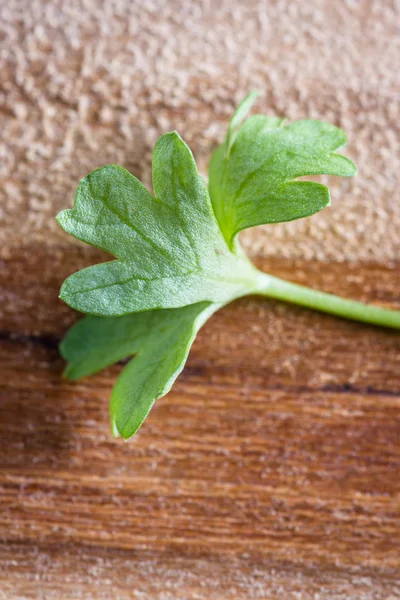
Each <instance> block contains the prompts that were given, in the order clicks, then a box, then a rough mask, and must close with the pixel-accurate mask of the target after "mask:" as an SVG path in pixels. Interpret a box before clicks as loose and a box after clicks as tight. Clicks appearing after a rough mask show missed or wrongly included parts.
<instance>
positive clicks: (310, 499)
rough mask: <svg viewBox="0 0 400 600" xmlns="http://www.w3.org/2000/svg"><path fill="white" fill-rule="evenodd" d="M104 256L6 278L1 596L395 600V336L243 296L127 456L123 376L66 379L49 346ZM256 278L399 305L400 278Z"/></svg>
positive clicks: (352, 269)
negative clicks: (117, 431) (67, 301)
mask: <svg viewBox="0 0 400 600" xmlns="http://www.w3.org/2000/svg"><path fill="white" fill-rule="evenodd" d="M99 257H101V253H99V252H97V251H95V250H91V249H88V250H86V249H83V248H82V247H80V246H77V245H73V244H71V245H69V246H62V245H60V246H54V247H48V246H45V245H40V244H38V245H31V246H30V247H29V248H21V249H20V250H17V251H15V252H14V253H13V255H12V256H10V257H9V258H8V259H6V260H4V261H3V263H2V264H1V270H0V288H1V297H2V299H3V300H4V303H3V309H2V315H1V319H0V333H1V346H0V354H1V356H0V394H1V403H0V413H1V414H0V430H1V431H0V454H1V460H0V540H1V543H0V564H1V567H2V568H1V570H0V599H3V598H4V599H9V598H13V599H14V598H18V599H22V598H23V599H25V598H40V599H42V598H43V599H46V600H47V599H51V600H52V599H92V598H96V599H97V598H107V599H111V598H112V599H125V598H151V599H159V600H161V599H163V600H164V599H181V598H182V599H183V598H185V599H189V598H201V599H203V598H204V599H214V598H215V599H228V598H229V599H233V598H235V599H236V598H238V599H241V598H243V599H244V598H276V599H278V598H279V599H285V600H286V599H292V598H293V599H295V598H296V599H298V598H305V599H308V598H310V599H311V598H312V599H317V598H318V599H320V600H325V599H329V600H332V599H336V598H351V599H353V598H354V599H356V598H357V599H361V598H362V599H380V598H382V599H385V600H386V599H389V598H400V581H399V566H400V557H399V550H400V526H399V517H400V500H399V498H400V495H399V492H400V485H399V467H400V411H399V408H400V377H399V359H400V335H399V334H398V333H394V332H390V331H386V330H383V329H379V328H374V327H369V326H363V325H360V324H355V323H350V322H346V321H344V320H340V319H336V318H333V317H329V316H325V315H321V314H317V313H313V312H311V311H308V310H305V309H301V308H298V307H293V306H292V307H291V306H288V305H284V304H281V303H275V302H272V301H267V300H265V299H257V298H254V299H253V298H251V299H246V300H242V301H239V302H235V303H234V304H232V305H231V306H228V307H227V308H225V309H224V310H223V311H221V312H220V313H218V314H217V315H216V316H214V317H213V319H212V320H211V321H210V322H209V323H208V324H207V325H206V326H205V327H204V329H203V330H202V331H201V332H200V335H199V337H198V339H197V340H196V342H195V344H194V347H193V349H192V352H191V354H190V357H189V360H188V363H187V367H186V369H185V371H184V373H183V374H182V376H181V377H180V378H179V379H178V381H177V383H176V384H175V386H174V388H173V391H172V392H171V393H170V394H169V395H168V396H167V397H165V398H164V399H162V400H160V401H159V402H158V403H157V404H156V406H155V408H154V409H153V411H152V413H151V415H150V417H149V418H148V420H147V421H146V423H145V425H144V426H143V428H142V429H141V431H140V432H139V434H138V435H137V436H136V437H135V438H134V439H133V440H131V441H129V442H128V443H125V442H123V441H122V440H118V439H113V438H112V437H111V434H110V431H109V422H108V397H109V394H110V390H111V386H112V382H113V381H114V379H115V377H116V375H117V373H118V372H119V370H120V368H121V365H116V366H115V367H112V368H110V369H107V370H106V371H104V372H103V373H101V374H99V375H97V376H95V377H91V378H88V379H86V380H83V381H80V382H76V383H71V382H67V381H65V380H63V379H62V376H61V374H62V369H63V362H62V360H61V358H60V357H59V355H58V352H57V344H58V341H59V340H60V338H61V336H62V334H63V332H64V331H65V329H66V328H67V326H68V325H69V324H70V323H71V322H73V320H74V319H75V315H74V313H73V311H71V310H70V309H68V307H66V306H65V305H63V304H62V303H61V302H60V301H59V300H58V299H57V293H58V288H59V286H60V284H61V282H62V280H63V279H64V278H65V276H66V275H68V274H69V273H71V272H73V271H74V270H76V269H78V268H80V267H81V266H84V265H88V264H91V263H93V262H96V261H97V260H98V259H99ZM258 266H260V267H261V268H263V269H265V270H266V271H270V272H272V273H274V274H276V275H279V276H283V277H286V278H288V279H291V280H293V281H297V282H299V283H308V284H309V285H311V286H315V287H319V288H320V289H324V290H326V291H336V292H338V293H341V294H342V295H346V296H348V297H353V298H357V299H364V300H368V301H371V302H379V303H380V304H382V305H385V306H394V307H395V306H397V307H400V285H399V278H398V265H387V266H382V265H376V264H375V265H374V264H369V265H366V264H364V265H358V266H357V265H348V264H344V263H343V264H326V263H318V262H293V261H285V260H276V259H274V260H272V259H271V260H263V261H261V262H260V263H259V265H258Z"/></svg>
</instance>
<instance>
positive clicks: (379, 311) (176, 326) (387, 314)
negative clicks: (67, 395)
mask: <svg viewBox="0 0 400 600" xmlns="http://www.w3.org/2000/svg"><path fill="white" fill-rule="evenodd" d="M254 98H255V93H254V92H253V93H252V94H250V95H249V96H248V97H247V98H245V99H244V101H243V102H242V103H241V105H240V106H239V108H238V109H237V111H236V113H235V114H234V116H233V117H232V120H231V122H230V125H229V127H228V133H227V136H226V138H225V141H224V142H223V144H222V145H221V146H220V147H219V148H217V150H216V151H215V152H214V154H213V157H212V160H211V165H210V180H209V193H210V196H209V194H208V191H207V188H206V186H205V183H204V182H203V180H202V178H201V177H200V175H199V174H198V171H197V168H196V164H195V162H194V159H193V156H192V154H191V152H190V150H189V148H188V147H187V146H186V144H185V143H184V142H183V141H182V139H181V138H180V137H179V136H178V134H177V133H169V134H166V135H164V136H162V137H161V138H160V139H159V141H158V142H157V144H156V147H155V149H154V154H153V187H154V192H155V196H152V195H151V194H150V193H149V192H148V191H147V190H146V189H145V187H144V186H143V185H142V184H141V183H140V182H139V181H138V180H137V179H136V178H135V177H133V176H132V175H131V174H130V173H128V172H127V171H126V170H125V169H122V168H121V167H117V166H114V165H111V166H108V167H103V168H102V169H98V170H97V171H94V172H93V173H90V174H89V175H88V176H87V177H86V178H85V179H83V180H82V181H81V183H80V185H79V187H78V191H77V194H76V197H75V205H74V208H73V209H72V210H65V211H63V212H61V213H60V214H59V215H58V217H57V220H58V222H59V223H60V225H61V226H62V227H63V228H64V229H65V230H66V231H67V232H68V233H70V234H71V235H74V236H75V237H77V238H78V239H80V240H83V241H85V242H87V243H89V244H92V245H94V246H97V247H99V248H102V249H103V250H105V251H106V252H109V253H110V254H112V255H113V256H115V258H116V259H117V260H115V261H112V262H108V263H104V264H100V265H95V266H92V267H88V268H87V269H83V270H82V271H79V272H78V273H75V274H74V275H71V276H70V277H69V278H68V279H67V280H66V281H65V282H64V284H63V286H62V288H61V297H62V298H63V300H65V301H66V302H67V303H68V304H70V305H71V306H73V307H74V308H77V309H78V310H81V311H83V312H87V313H89V314H90V316H88V317H85V318H84V319H82V320H81V321H80V322H78V323H77V324H76V325H74V326H73V327H72V328H71V330H70V331H69V332H68V333H67V335H66V337H65V338H64V340H63V342H62V343H61V346H60V351H61V353H62V355H63V356H64V358H65V359H66V360H67V361H68V366H67V369H66V372H65V374H66V376H67V377H68V378H70V379H77V378H79V377H83V376H86V375H90V374H93V373H96V372H97V371H99V370H101V369H103V368H104V367H106V366H107V365H111V364H112V363H114V362H117V361H119V360H121V359H123V358H127V357H132V356H133V358H132V359H131V360H130V362H129V363H128V364H127V365H126V366H125V368H124V369H123V370H122V373H121V375H120V376H119V378H118V379H117V382H116V384H115V386H114V390H113V392H112V397H111V419H112V426H113V431H114V433H115V434H117V433H120V434H121V435H122V436H123V437H124V438H129V437H130V436H132V435H133V434H134V433H135V432H136V431H137V429H138V428H139V427H140V426H141V424H142V423H143V421H144V419H145V418H146V416H147V415H148V413H149V411H150V409H151V407H152V406H153V404H154V402H155V400H156V399H157V398H161V397H162V396H163V395H164V394H166V393H167V392H168V391H169V390H170V388H171V386H172V384H173V382H174V381H175V379H176V377H177V376H178V374H179V373H180V372H181V370H182V368H183V366H184V364H185V362H186V358H187V355H188V352H189V349H190V346H191V344H192V343H193V340H194V338H195V336H196V334H197V332H198V330H199V329H200V327H201V326H202V325H203V324H204V323H205V322H206V320H207V319H208V318H209V317H210V316H211V315H212V314H213V313H214V312H215V311H217V310H218V309H219V308H220V307H221V306H223V305H224V304H226V303H228V302H230V301H232V300H234V299H235V298H238V297H240V296H244V295H248V294H259V295H262V296H267V297H270V298H271V297H272V298H277V299H279V300H284V301H287V302H293V303H296V304H300V305H302V306H306V307H308V308H314V309H316V310H320V311H323V312H327V313H331V314H334V315H338V316H341V317H345V318H348V319H354V320H358V321H362V322H366V323H374V324H376V325H382V326H385V327H392V328H397V329H400V311H394V310H387V309H384V308H380V307H377V306H367V305H365V304H362V303H361V302H355V301H351V300H345V299H343V298H338V297H337V296H335V295H333V294H326V293H323V292H319V291H317V290H312V289H309V288H307V287H304V286H300V285H296V284H293V283H290V282H287V281H283V280H281V279H279V278H277V277H273V276H271V275H269V274H267V273H262V272H260V271H258V270H257V269H256V268H255V267H254V266H253V265H252V264H251V262H250V261H249V260H248V259H247V257H246V256H245V255H244V253H243V251H242V250H241V248H240V246H239V244H238V243H237V241H236V236H237V234H238V233H239V232H240V231H242V230H243V229H246V228H247V227H252V226H254V225H260V224H262V223H277V222H281V221H288V220H291V219H297V218H300V217H304V216H308V215H311V214H313V213H315V212H316V211H318V210H321V209H322V208H324V207H325V206H327V205H328V204H329V190H328V188H326V187H325V186H324V185H321V184H318V183H315V182H311V181H294V180H296V178H298V177H301V176H303V175H315V174H322V173H327V174H332V175H341V176H345V177H347V176H350V175H353V174H354V173H355V167H354V165H353V163H352V162H351V161H350V160H349V159H348V158H346V157H344V156H342V155H340V154H336V153H335V150H337V149H338V148H340V147H341V146H343V144H344V143H345V142H346V137H345V134H344V133H343V132H342V131H341V130H340V129H338V128H337V127H334V126H332V125H328V124H326V123H321V122H319V121H310V120H306V121H298V122H296V123H292V124H289V125H286V124H285V122H284V121H283V120H282V119H280V118H277V117H264V116H261V115H255V116H253V117H250V118H249V119H247V121H245V122H244V123H243V121H244V120H245V118H246V116H247V114H248V112H249V110H250V108H251V105H252V103H253V102H254ZM94 315H100V316H94Z"/></svg>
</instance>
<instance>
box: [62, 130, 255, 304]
mask: <svg viewBox="0 0 400 600" xmlns="http://www.w3.org/2000/svg"><path fill="white" fill-rule="evenodd" d="M153 186H154V191H155V197H153V196H152V195H151V194H150V193H149V192H148V191H147V190H146V188H145V187H144V186H143V185H142V184H141V183H140V181H138V180H137V179H136V178H135V177H134V176H133V175H131V174H130V173H129V172H128V171H126V170H125V169H122V168H121V167H117V166H115V165H110V166H107V167H103V168H102V169H98V170H96V171H93V172H92V173H90V174H89V175H88V176H87V177H85V179H83V180H82V181H81V183H80V185H79V187H78V190H77V193H76V197H75V205H74V208H73V209H71V210H64V211H62V212H61V213H59V215H58V216H57V220H58V222H59V224H60V225H61V226H62V227H63V228H64V229H65V231H67V232H68V233H70V234H71V235H73V236H75V237H76V238H78V239H80V240H83V241H84V242H87V243H88V244H92V245H93V246H97V247H98V248H101V249H103V250H105V251H106V252H109V253H110V254H113V255H114V256H115V257H116V258H117V259H118V260H115V261H112V262H107V263H103V264H100V265H95V266H92V267H88V268H86V269H83V270H82V271H79V272H78V273H75V274H74V275H71V276H70V277H68V279H66V281H65V282H64V284H63V286H62V288H61V292H60V297H61V298H62V299H63V300H64V301H65V302H66V303H67V304H69V305H70V306H72V307H73V308H76V309H77V310H80V311H82V312H86V313H89V314H96V315H103V316H120V315H124V314H128V313H132V312H136V311H144V310H150V309H155V308H175V307H179V306H185V305H187V304H193V303H195V302H199V301H204V300H206V301H213V302H225V301H227V300H228V299H230V298H233V297H236V296H237V295H241V294H244V293H246V290H247V289H248V287H249V285H250V284H251V281H252V280H254V268H253V267H252V266H251V264H250V263H249V262H248V261H247V260H244V259H243V257H239V256H235V255H233V254H232V253H231V252H230V251H229V248H228V246H227V244H226V241H225V239H224V237H223V236H222V234H221V231H220V229H219V226H218V223H217V221H216V219H215V216H214V213H213V209H212V206H211V202H210V198H209V195H208V191H207V187H206V185H205V183H204V181H203V179H202V178H201V177H200V175H199V173H198V171H197V167H196V164H195V162H194V159H193V156H192V153H191V152H190V150H189V148H188V147H187V145H186V144H185V142H184V141H183V140H182V139H181V138H180V137H179V135H178V134H177V133H168V134H165V135H163V136H162V137H161V138H160V139H159V140H158V142H157V144H156V147H155V149H154V153H153Z"/></svg>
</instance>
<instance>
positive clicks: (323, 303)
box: [255, 272, 400, 329]
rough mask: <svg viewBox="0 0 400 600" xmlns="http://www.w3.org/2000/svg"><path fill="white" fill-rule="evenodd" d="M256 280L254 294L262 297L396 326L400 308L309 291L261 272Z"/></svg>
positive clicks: (373, 322)
mask: <svg viewBox="0 0 400 600" xmlns="http://www.w3.org/2000/svg"><path fill="white" fill-rule="evenodd" d="M258 282H259V286H257V289H256V290H255V293H256V294H260V295H262V296H267V297H270V298H276V299H277V300H285V301H286V302H292V303H294V304H300V306H306V307H307V308H313V309H315V310H320V311H322V312H326V313H330V314H332V315H338V316H339V317H344V318H345V319H352V320H354V321H362V322H363V323H371V324H373V325H381V326H382V327H392V328H394V329H400V311H397V310H390V309H386V308H379V307H378V306H370V305H368V304H363V303H362V302H356V301H354V300H346V299H345V298H339V297H338V296H335V295H334V294H327V293H325V292H319V291H317V290H312V289H310V288H307V287H305V286H303V285H298V284H296V283H290V282H289V281H284V280H283V279H280V278H278V277H273V276H272V275H267V274H266V273H262V272H259V278H258Z"/></svg>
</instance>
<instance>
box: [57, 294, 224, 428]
mask: <svg viewBox="0 0 400 600" xmlns="http://www.w3.org/2000/svg"><path fill="white" fill-rule="evenodd" d="M218 308H219V305H213V304H210V303H207V302H201V303H198V304H192V305H190V306H186V307H183V308H178V309H169V310H167V309H166V310H153V311H148V312H143V313H135V314H131V315H126V316H123V317H96V316H88V317H85V318H84V319H81V320H80V321H78V323H76V324H75V325H74V326H73V327H72V328H71V329H70V330H69V331H68V333H67V335H66V336H65V338H64V340H63V341H62V343H61V345H60V351H61V354H62V356H63V357H64V358H65V359H66V360H67V361H68V366H67V368H66V371H65V375H66V377H68V378H69V379H78V378H79V377H84V376H86V375H91V374H93V373H96V372H98V371H100V370H101V369H103V368H104V367H106V366H108V365H111V364H113V363H115V362H117V361H118V360H121V359H123V358H127V357H129V356H132V355H135V357H134V358H133V359H132V360H131V361H130V362H129V363H128V364H127V365H126V366H125V367H124V369H123V370H122V373H121V375H120V376H119V378H118V379H117V382H116V384H115V386H114V389H113V392H112V396H111V420H112V425H113V430H114V432H115V433H116V432H118V433H120V434H121V435H122V437H124V438H125V439H126V438H129V437H131V436H132V435H133V434H134V433H135V432H136V431H137V430H138V429H139V427H140V426H141V424H142V423H143V421H144V420H145V418H146V416H147V415H148V413H149V411H150V409H151V407H152V406H153V404H154V402H155V400H157V399H158V398H161V397H162V396H164V395H165V394H166V393H167V392H168V391H169V390H170V388H171V386H172V384H173V383H174V381H175V379H176V378H177V377H178V375H179V373H180V372H181V371H182V369H183V367H184V364H185V362H186V359H187V355H188V353H189V350H190V347H191V345H192V343H193V340H194V338H195V336H196V333H197V332H198V330H199V329H200V327H201V326H202V325H203V324H204V322H205V321H206V320H207V319H208V318H209V317H210V316H211V315H212V313H213V312H215V311H216V310H217V309H218Z"/></svg>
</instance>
